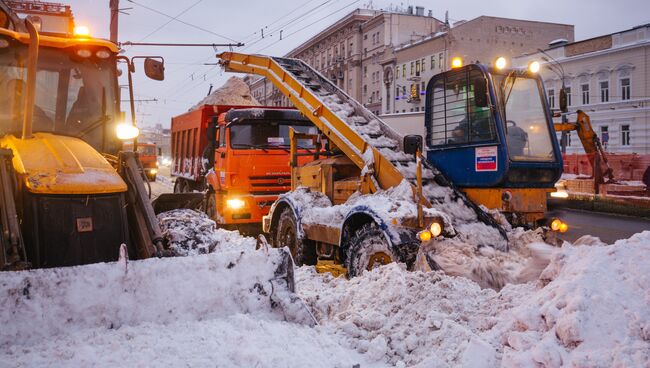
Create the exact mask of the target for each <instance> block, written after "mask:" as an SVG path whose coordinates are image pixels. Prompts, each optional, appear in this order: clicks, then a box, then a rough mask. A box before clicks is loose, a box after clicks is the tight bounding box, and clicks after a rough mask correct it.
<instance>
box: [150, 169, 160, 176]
mask: <svg viewBox="0 0 650 368" xmlns="http://www.w3.org/2000/svg"><path fill="white" fill-rule="evenodd" d="M149 172H150V173H151V175H154V174H158V169H150V170H149Z"/></svg>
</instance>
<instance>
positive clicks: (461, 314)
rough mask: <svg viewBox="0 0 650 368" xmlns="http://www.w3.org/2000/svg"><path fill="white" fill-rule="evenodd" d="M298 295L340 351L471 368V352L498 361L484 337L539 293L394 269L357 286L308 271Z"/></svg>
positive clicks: (393, 362)
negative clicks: (508, 312)
mask: <svg viewBox="0 0 650 368" xmlns="http://www.w3.org/2000/svg"><path fill="white" fill-rule="evenodd" d="M296 284H297V292H298V294H299V295H301V296H302V298H303V299H304V300H305V302H306V303H307V304H308V305H309V307H310V308H311V309H312V312H313V313H314V316H315V317H316V319H317V320H318V321H319V322H320V324H321V327H322V328H325V329H328V331H329V332H330V333H332V334H335V335H337V336H339V337H340V338H341V343H342V344H343V345H345V346H351V347H353V348H355V349H356V350H357V351H359V352H361V353H364V354H366V355H367V356H368V357H369V358H370V359H372V360H374V361H377V362H383V363H384V364H386V365H389V366H402V367H404V366H408V367H446V366H468V365H466V364H465V362H469V360H471V359H472V358H473V356H472V355H471V354H469V353H466V350H467V348H472V349H478V348H479V347H481V349H482V350H483V351H487V352H489V353H491V354H492V355H493V356H494V358H493V359H492V360H490V359H487V358H488V357H487V356H482V357H481V358H482V359H483V360H484V362H483V363H484V364H486V365H483V366H486V367H489V366H493V365H492V364H491V363H492V362H494V361H495V359H496V355H495V353H494V349H493V348H491V347H490V345H489V344H488V343H487V342H485V341H484V340H483V339H481V337H480V336H479V335H478V333H479V332H481V331H486V330H488V329H490V328H491V327H492V326H494V325H495V324H496V323H497V322H498V321H499V319H498V315H499V314H500V313H501V312H503V311H505V310H507V309H509V308H511V307H512V306H513V305H516V304H519V303H520V302H521V300H522V298H523V297H524V296H526V295H528V293H529V292H530V291H531V290H532V288H533V286H532V285H517V286H513V287H512V288H509V289H508V290H507V292H502V293H500V294H497V293H496V292H495V291H493V290H490V289H481V288H480V287H479V286H478V285H477V284H475V283H473V282H472V281H470V280H467V279H464V278H456V277H450V276H446V275H444V274H442V273H440V272H428V273H425V272H408V271H406V270H405V269H403V268H402V267H400V266H399V265H397V264H390V265H388V266H385V267H381V268H379V269H375V270H373V271H371V272H365V273H363V274H362V275H361V276H360V277H357V278H354V279H352V280H346V279H344V278H333V277H332V276H331V275H329V274H323V275H319V274H316V273H315V271H313V270H312V269H307V268H304V267H303V268H301V269H300V271H299V272H298V273H297V274H296Z"/></svg>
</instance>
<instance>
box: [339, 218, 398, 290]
mask: <svg viewBox="0 0 650 368" xmlns="http://www.w3.org/2000/svg"><path fill="white" fill-rule="evenodd" d="M395 259H396V258H395V255H394V254H393V252H392V251H391V250H390V246H389V244H388V241H387V240H386V238H384V233H383V232H382V231H381V230H380V229H379V227H378V226H377V224H375V223H374V222H369V223H367V224H364V225H363V226H361V227H360V228H359V229H357V231H355V233H354V235H352V238H351V239H350V240H349V246H348V249H347V256H346V259H345V267H346V268H347V269H348V277H350V278H352V277H356V276H359V275H361V274H362V273H363V271H364V270H372V269H374V268H376V267H379V266H383V265H386V264H388V263H390V262H392V261H394V260H395Z"/></svg>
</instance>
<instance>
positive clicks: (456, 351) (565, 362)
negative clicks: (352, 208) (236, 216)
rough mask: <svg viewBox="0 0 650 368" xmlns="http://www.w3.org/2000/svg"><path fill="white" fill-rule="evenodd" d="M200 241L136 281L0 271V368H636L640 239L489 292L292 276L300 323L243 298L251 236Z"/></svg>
mask: <svg viewBox="0 0 650 368" xmlns="http://www.w3.org/2000/svg"><path fill="white" fill-rule="evenodd" d="M210 239H211V240H210V241H216V242H217V243H218V244H217V245H216V246H215V247H214V248H215V250H216V253H214V254H208V255H195V256H188V257H185V258H182V259H161V260H148V261H138V262H131V263H129V265H128V266H127V267H129V270H128V272H131V273H138V272H139V273H140V275H139V276H140V281H139V283H138V284H137V285H135V284H134V281H133V280H131V281H129V280H128V276H125V271H124V265H123V264H106V265H93V266H89V267H90V268H91V269H93V270H97V272H98V273H92V272H91V273H85V275H86V276H88V275H92V277H90V278H87V279H79V278H76V279H75V278H74V271H70V269H69V270H68V271H65V270H64V271H56V272H55V274H56V275H58V276H57V277H58V279H57V278H54V279H53V278H51V272H52V271H47V272H46V271H33V272H32V274H31V275H30V277H31V278H30V280H31V283H30V285H31V286H30V287H29V288H28V289H29V290H28V292H27V295H25V292H24V290H25V285H24V284H18V285H17V284H16V283H17V282H19V281H20V280H21V279H20V277H18V276H16V273H1V274H0V297H2V301H0V307H1V309H0V367H5V366H6V367H14V366H23V367H32V366H57V367H60V366H69V367H73V366H74V367H77V366H127V367H149V366H191V367H203V366H205V367H208V366H209V367H215V366H216V367H231V366H232V367H243V366H246V367H307V366H309V367H353V366H355V365H358V366H360V367H392V366H397V367H495V366H503V367H561V366H571V367H614V366H617V367H648V366H650V308H649V307H648V306H649V305H650V231H646V232H643V233H640V234H637V235H635V236H633V237H631V238H630V239H627V240H622V241H618V242H616V243H615V244H613V245H604V244H602V243H599V242H597V241H594V240H593V239H584V240H583V241H580V242H576V244H568V243H565V244H564V245H563V246H562V247H561V248H556V249H555V250H554V251H553V252H551V253H549V259H548V260H547V261H548V262H549V264H548V266H547V267H542V268H543V269H544V270H543V272H542V273H541V276H540V277H539V278H535V280H534V281H532V282H529V283H525V284H516V285H515V284H509V285H506V286H505V287H504V288H502V289H501V290H500V291H498V292H497V291H495V290H492V289H481V287H479V285H478V284H476V283H474V282H473V281H470V280H468V279H466V278H461V277H453V276H447V275H444V274H442V273H440V272H419V271H418V272H409V271H406V270H405V269H404V268H403V267H402V266H401V265H399V264H391V265H388V266H385V267H381V268H379V269H375V270H373V271H371V272H366V273H364V274H363V275H361V276H360V277H357V278H354V279H352V280H346V279H344V278H334V277H332V276H331V275H329V274H318V273H316V272H315V271H314V269H313V268H311V267H302V268H299V269H297V270H296V288H297V290H296V291H297V294H298V295H299V296H300V297H301V298H302V300H303V301H304V302H305V304H306V305H307V307H308V308H309V309H310V310H311V312H312V313H313V315H314V317H315V318H316V320H317V321H318V323H319V324H318V325H317V326H314V327H310V325H309V323H306V322H305V320H304V319H300V318H294V317H295V310H294V309H291V308H288V309H285V310H284V314H278V313H277V311H275V310H274V309H269V306H268V300H266V299H263V298H252V297H250V296H247V295H248V293H251V292H252V291H251V290H252V288H251V287H250V282H251V281H250V280H247V279H246V278H245V277H246V276H249V275H251V274H258V275H263V274H265V273H268V272H269V271H270V270H271V269H272V268H265V267H267V266H265V265H264V263H259V262H258V263H255V262H257V261H253V265H254V266H253V268H254V270H251V269H244V268H242V267H231V269H228V262H227V260H228V259H233V257H234V258H235V259H239V258H241V257H253V258H254V256H253V255H250V253H251V252H253V250H252V248H253V246H254V242H253V241H252V239H243V238H241V237H239V236H238V235H237V234H236V233H231V232H226V231H223V230H219V231H217V232H216V235H214V237H212V238H210ZM233 245H235V246H233ZM242 250H243V252H242ZM259 252H260V251H257V253H259ZM255 259H257V258H255ZM542 261H543V260H542ZM242 264H245V263H242ZM71 269H72V270H74V269H77V268H71ZM226 269H228V271H226ZM99 272H103V273H104V274H100V273H99ZM67 273H70V274H69V275H67ZM48 274H49V275H50V277H49V278H48V279H47V280H45V277H44V276H45V275H48ZM226 275H227V276H226ZM142 280H146V281H142ZM22 281H23V282H24V278H23V279H22ZM109 282H110V283H112V284H109ZM168 282H174V283H177V285H170V284H169V283H168ZM39 283H40V284H39ZM39 285H40V286H39ZM66 285H68V286H66ZM211 285H213V286H211ZM136 286H138V287H139V288H142V289H140V290H143V292H142V293H141V294H140V295H139V296H138V297H133V295H131V297H128V295H127V296H125V295H124V294H135V293H136V292H135V291H134V289H135V287H136ZM116 294H119V295H121V296H119V297H115V295H116ZM254 294H255V295H257V296H259V295H260V294H259V291H258V290H256V291H255V293H254ZM233 301H236V302H233ZM152 307H154V308H156V310H151V309H150V308H152ZM24 308H28V311H27V312H28V313H27V314H25V311H24ZM287 311H288V312H287ZM16 316H22V317H21V318H23V319H21V318H17V317H16ZM25 316H27V317H30V318H28V319H25V318H24V317H25ZM80 316H81V317H80ZM115 320H117V321H119V323H108V322H113V321H115Z"/></svg>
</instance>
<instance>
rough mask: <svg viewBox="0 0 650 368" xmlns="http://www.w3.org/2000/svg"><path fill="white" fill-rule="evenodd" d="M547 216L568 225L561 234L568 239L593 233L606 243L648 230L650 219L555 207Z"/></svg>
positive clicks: (572, 239)
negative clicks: (566, 229)
mask: <svg viewBox="0 0 650 368" xmlns="http://www.w3.org/2000/svg"><path fill="white" fill-rule="evenodd" d="M548 216H549V217H557V218H560V219H561V220H562V221H564V222H566V223H567V224H568V225H569V230H568V231H567V232H566V233H564V234H562V235H561V238H563V239H565V240H568V241H575V240H576V239H578V238H579V237H581V236H583V235H587V234H588V235H594V236H597V237H599V238H600V240H602V241H604V242H605V243H607V244H612V243H614V242H615V241H617V240H619V239H627V238H629V237H630V236H632V235H634V234H636V233H640V232H642V231H644V230H650V220H648V219H644V218H640V217H630V216H622V215H613V214H607V213H598V212H588V211H581V210H573V209H560V208H556V209H553V210H551V211H549V212H548Z"/></svg>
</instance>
